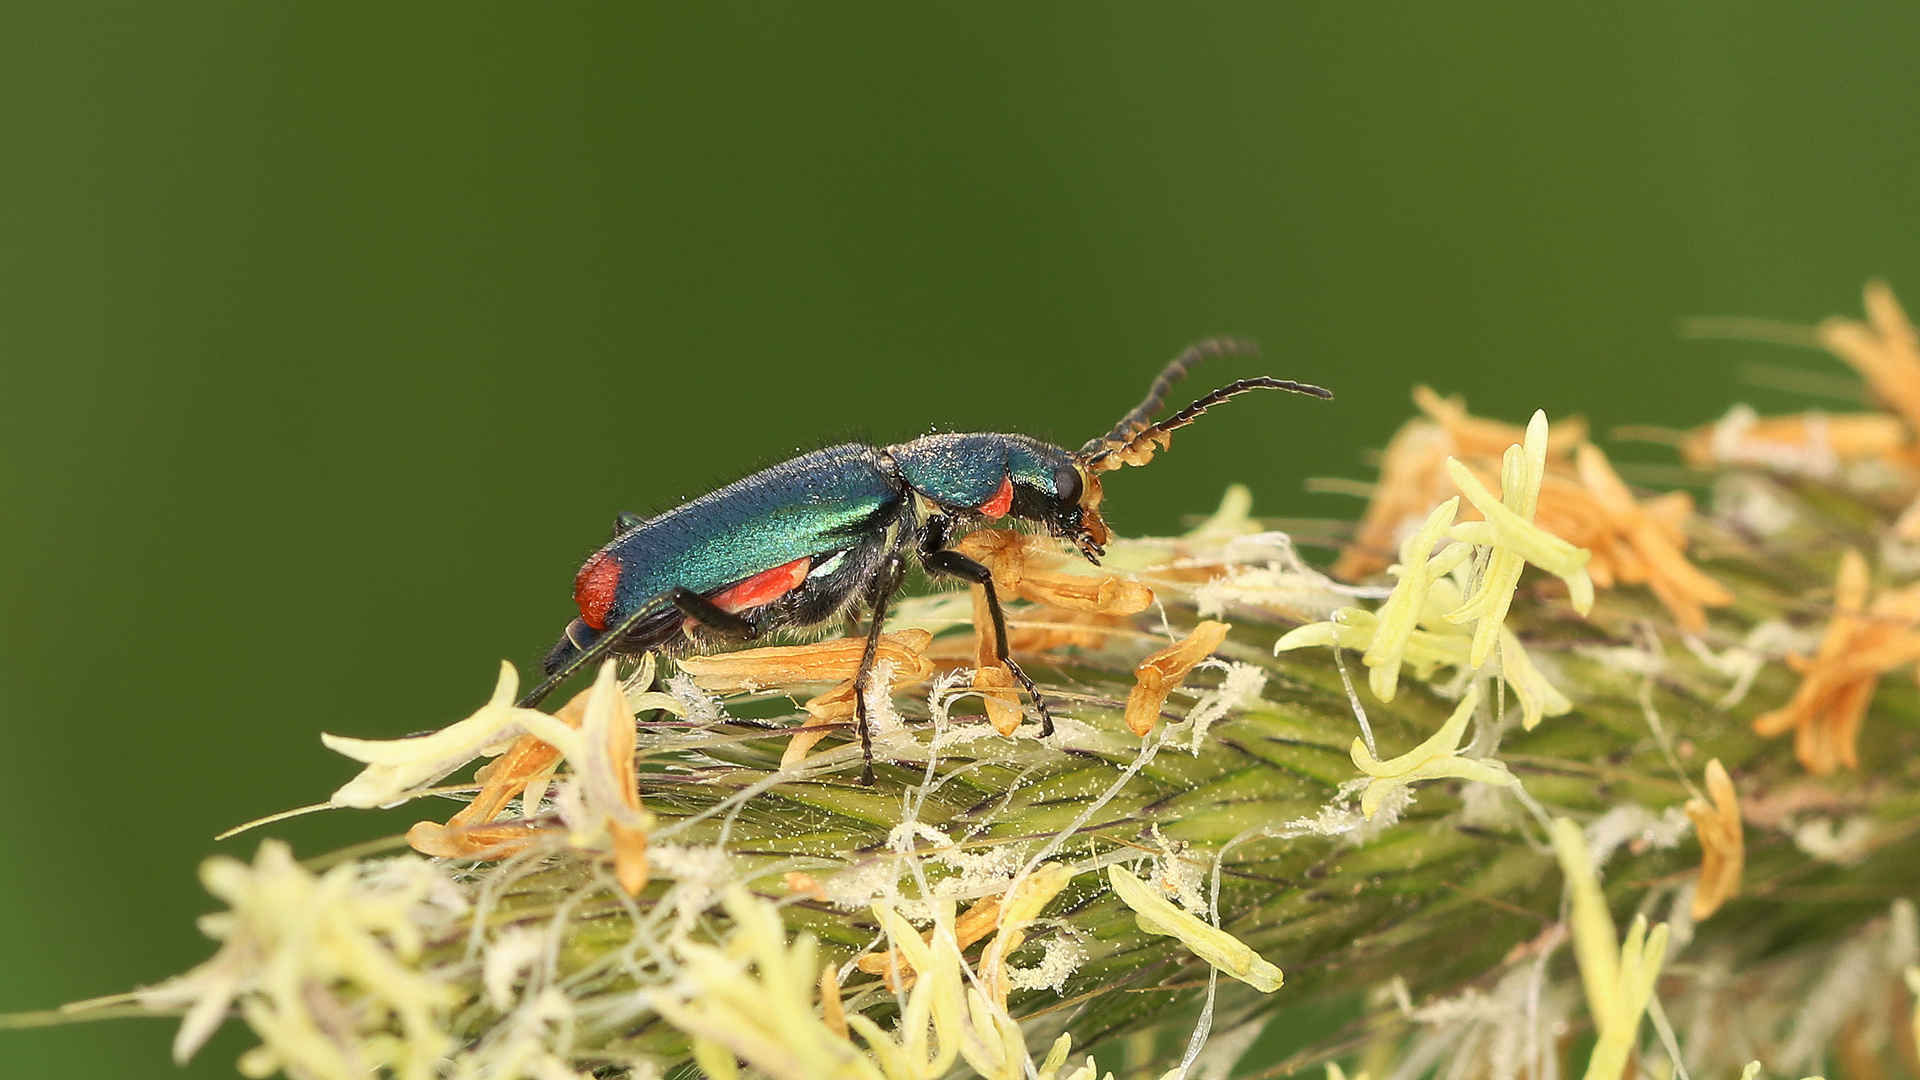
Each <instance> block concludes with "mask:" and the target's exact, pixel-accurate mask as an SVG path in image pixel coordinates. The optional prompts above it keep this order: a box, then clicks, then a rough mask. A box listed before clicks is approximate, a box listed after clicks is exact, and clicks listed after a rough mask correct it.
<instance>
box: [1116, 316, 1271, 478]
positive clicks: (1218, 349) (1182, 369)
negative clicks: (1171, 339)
mask: <svg viewBox="0 0 1920 1080" xmlns="http://www.w3.org/2000/svg"><path fill="white" fill-rule="evenodd" d="M1259 355H1260V343H1259V342H1257V341H1248V340H1246V339H1244V338H1230V337H1217V338H1208V339H1207V340H1205V341H1197V342H1195V343H1193V344H1192V345H1189V346H1187V347H1186V349H1185V350H1184V351H1183V352H1181V354H1180V355H1179V356H1176V357H1174V358H1173V359H1172V360H1169V361H1168V362H1167V366H1166V367H1164V368H1161V369H1160V377H1159V378H1157V379H1155V380H1153V385H1152V386H1150V387H1148V388H1147V397H1146V400H1144V401H1142V402H1141V403H1140V404H1139V405H1137V406H1135V407H1134V410H1133V411H1132V412H1130V413H1128V414H1127V415H1125V416H1123V417H1121V418H1120V422H1119V423H1117V424H1115V425H1113V430H1112V431H1109V432H1107V433H1106V434H1105V435H1102V436H1099V437H1098V438H1094V439H1089V440H1088V441H1087V445H1085V446H1083V447H1081V448H1080V453H1081V456H1083V457H1084V456H1086V455H1088V454H1092V453H1095V452H1097V451H1098V450H1100V448H1102V447H1104V446H1108V445H1111V444H1113V443H1123V442H1126V441H1127V440H1128V439H1131V438H1133V436H1134V435H1135V434H1137V433H1138V432H1139V431H1140V430H1141V429H1142V428H1145V427H1146V426H1147V422H1148V421H1149V420H1152V419H1153V414H1154V413H1157V412H1159V411H1160V406H1162V405H1165V404H1166V403H1167V391H1169V390H1171V389H1173V384H1174V383H1177V382H1179V381H1180V380H1181V379H1184V378H1186V377H1187V369H1188V368H1190V367H1192V366H1193V365H1195V364H1197V363H1199V362H1200V361H1202V360H1205V359H1207V358H1209V357H1214V356H1259Z"/></svg>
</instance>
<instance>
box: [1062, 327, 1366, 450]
mask: <svg viewBox="0 0 1920 1080" xmlns="http://www.w3.org/2000/svg"><path fill="white" fill-rule="evenodd" d="M1258 353H1259V346H1257V345H1255V344H1253V343H1252V342H1250V341H1241V340H1238V339H1235V338H1211V339H1209V340H1207V341H1202V342H1200V343H1199V344H1197V345H1193V346H1191V347H1189V348H1188V349H1187V350H1186V351H1185V352H1183V353H1181V354H1180V355H1179V356H1176V357H1174V359H1173V362H1172V363H1170V364H1168V365H1167V366H1166V368H1165V369H1164V370H1162V371H1161V372H1160V377H1159V378H1157V379H1155V380H1153V386H1152V387H1151V388H1150V389H1148V391H1147V399H1146V400H1145V401H1142V402H1141V403H1140V406H1139V407H1138V408H1136V409H1134V410H1133V411H1132V412H1130V413H1128V414H1127V415H1126V416H1125V417H1123V418H1121V420H1120V422H1119V423H1118V424H1115V425H1114V428H1113V430H1112V431H1110V432H1108V433H1107V434H1106V435H1103V436H1101V437H1100V438H1097V439H1094V440H1092V441H1090V442H1088V443H1087V445H1085V446H1083V447H1081V448H1080V452H1079V454H1077V455H1076V456H1077V457H1079V458H1080V460H1081V461H1082V462H1084V463H1085V464H1086V466H1087V468H1088V469H1090V470H1092V471H1094V472H1107V471H1110V470H1112V469H1117V468H1120V467H1121V466H1122V465H1144V464H1146V463H1147V461H1148V459H1150V458H1152V457H1153V454H1154V451H1155V450H1158V449H1160V448H1161V447H1164V446H1166V445H1167V443H1168V441H1169V440H1170V438H1171V433H1172V432H1173V431H1175V430H1177V429H1179V428H1183V427H1186V426H1187V425H1188V424H1191V423H1193V422H1194V421H1195V420H1196V419H1198V418H1199V417H1200V415H1201V414H1202V413H1205V412H1206V411H1207V410H1208V409H1211V408H1213V407H1214V406H1215V405H1218V404H1220V403H1221V402H1223V401H1225V400H1227V399H1228V398H1230V397H1237V396H1238V395H1240V394H1244V393H1247V392H1248V391H1250V390H1287V391H1290V392H1292V393H1295V394H1309V395H1312V396H1313V397H1317V398H1332V397H1333V392H1332V391H1330V390H1326V389H1323V388H1321V387H1318V386H1314V385H1313V384H1311V383H1301V382H1294V381H1293V380H1291V379H1275V378H1272V377H1271V376H1266V375H1261V376H1257V377H1255V378H1251V379H1241V380H1239V381H1237V382H1232V383H1228V384H1227V385H1226V386H1223V387H1221V388H1220V389H1218V390H1215V391H1214V392H1212V393H1210V394H1208V395H1206V396H1205V397H1203V398H1200V399H1199V400H1198V401H1195V402H1194V403H1193V404H1191V405H1188V406H1187V407H1186V408H1184V409H1181V410H1180V411H1179V412H1177V413H1174V414H1173V415H1172V416H1169V417H1167V418H1166V419H1165V420H1162V421H1160V422H1159V423H1157V424H1149V423H1147V419H1148V418H1149V417H1151V416H1152V415H1153V414H1154V413H1156V412H1158V411H1160V406H1161V405H1162V404H1164V403H1165V402H1166V399H1167V391H1168V390H1169V389H1171V388H1172V387H1173V384H1174V383H1175V382H1177V381H1178V380H1179V379H1180V378H1181V376H1183V375H1185V374H1186V373H1187V369H1188V368H1189V367H1191V366H1193V365H1194V364H1196V363H1198V362H1199V361H1201V360H1204V359H1206V358H1207V357H1209V356H1221V355H1224V354H1234V355H1245V354H1254V355H1258Z"/></svg>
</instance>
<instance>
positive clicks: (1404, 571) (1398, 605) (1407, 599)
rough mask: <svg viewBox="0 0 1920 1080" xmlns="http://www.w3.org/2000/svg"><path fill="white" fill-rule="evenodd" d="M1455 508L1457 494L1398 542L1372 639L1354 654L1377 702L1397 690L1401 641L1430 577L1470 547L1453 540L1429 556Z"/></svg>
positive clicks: (1413, 623)
mask: <svg viewBox="0 0 1920 1080" xmlns="http://www.w3.org/2000/svg"><path fill="white" fill-rule="evenodd" d="M1459 510H1460V498H1459V496H1457V495H1456V496H1454V497H1453V498H1451V499H1448V500H1447V501H1446V502H1443V503H1441V504H1440V505H1439V506H1436V507H1434V508H1433V512H1432V513H1430V514H1428V515H1427V520H1426V522H1425V524H1423V525H1421V526H1420V528H1419V530H1418V531H1417V532H1415V533H1414V534H1413V535H1412V536H1409V537H1407V540H1406V543H1404V544H1402V545H1401V546H1400V565H1399V566H1398V567H1395V569H1396V570H1398V571H1399V574H1400V581H1399V583H1398V584H1396V585H1395V586H1394V587H1393V592H1392V593H1391V594H1390V595H1389V596H1388V597H1387V599H1386V601H1385V602H1384V603H1382V604H1381V605H1380V609H1379V610H1378V611H1376V612H1374V618H1375V620H1376V627H1375V629H1374V634H1373V641H1372V642H1371V643H1370V644H1369V645H1368V646H1367V651H1366V652H1365V653H1364V654H1362V655H1361V657H1360V662H1361V663H1362V664H1365V665H1366V666H1367V667H1368V669H1369V671H1368V673H1367V685H1369V686H1371V687H1372V688H1373V696H1374V697H1377V698H1379V699H1380V700H1381V701H1392V700H1393V696H1394V694H1395V693H1396V692H1397V691H1398V689H1399V682H1400V663H1401V660H1402V658H1403V657H1404V655H1405V653H1406V649H1407V642H1408V641H1409V640H1410V639H1411V638H1412V636H1413V631H1414V629H1415V628H1416V627H1418V626H1419V624H1420V613H1421V612H1422V611H1424V610H1425V609H1426V604H1427V594H1428V593H1429V592H1431V591H1432V589H1433V583H1434V581H1435V580H1437V579H1439V578H1440V577H1442V576H1444V575H1446V574H1448V573H1451V572H1452V570H1453V567H1454V566H1457V565H1459V563H1460V561H1461V560H1463V559H1465V558H1466V556H1467V555H1468V554H1469V553H1470V552H1471V551H1472V550H1473V549H1472V548H1469V547H1466V546H1465V545H1456V546H1454V547H1450V548H1448V549H1447V550H1446V551H1444V552H1442V553H1441V555H1440V557H1439V558H1434V557H1433V546H1434V545H1435V544H1437V543H1439V542H1440V539H1441V537H1442V536H1443V535H1445V533H1446V531H1447V527H1448V526H1449V525H1452V524H1453V518H1454V515H1455V514H1456V513H1458V512H1459Z"/></svg>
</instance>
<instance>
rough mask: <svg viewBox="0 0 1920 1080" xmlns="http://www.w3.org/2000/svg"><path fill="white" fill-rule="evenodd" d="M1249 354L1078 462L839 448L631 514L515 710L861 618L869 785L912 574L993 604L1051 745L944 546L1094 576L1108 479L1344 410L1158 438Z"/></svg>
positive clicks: (1154, 402) (928, 439) (1039, 445)
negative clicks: (646, 670) (605, 664)
mask: <svg viewBox="0 0 1920 1080" xmlns="http://www.w3.org/2000/svg"><path fill="white" fill-rule="evenodd" d="M1252 352H1256V350H1255V349H1254V348H1253V347H1252V346H1251V345H1250V344H1249V343H1246V342H1240V341H1236V340H1233V339H1226V338H1216V339H1212V340H1208V341H1203V342H1200V343H1198V344H1196V345H1193V346H1191V347H1189V348H1188V349H1187V350H1186V351H1185V352H1183V353H1181V354H1180V355H1179V356H1177V357H1175V358H1174V359H1173V361H1172V362H1170V363H1169V364H1167V366H1166V367H1165V368H1164V369H1163V370H1162V371H1161V372H1160V375H1159V377H1158V378H1156V379H1155V380H1154V381H1153V385H1152V387H1151V388H1149V390H1148V391H1147V396H1146V399H1145V400H1144V401H1142V402H1141V403H1140V404H1139V406H1138V407H1136V408H1134V409H1133V410H1132V411H1131V412H1129V413H1127V414H1126V415H1125V416H1124V417H1122V418H1121V419H1120V422H1119V423H1117V424H1115V425H1114V426H1113V429H1112V430H1111V431H1109V432H1107V434H1105V435H1102V436H1100V437H1098V438H1095V439H1092V440H1090V441H1089V442H1087V444H1086V445H1084V446H1082V447H1081V448H1080V449H1078V450H1075V451H1068V450H1065V449H1062V448H1061V447H1058V446H1052V445H1049V444H1047V443H1044V442H1041V441H1040V440H1038V439H1031V438H1028V437H1027V436H1024V435H1002V434H992V433H949V434H936V435H927V436H923V437H921V438H918V439H914V440H913V441H911V442H904V443H898V444H896V445H893V446H871V445H868V444H865V443H845V444H842V445H839V446H829V447H827V448H825V449H823V450H816V451H814V452H813V453H811V454H804V455H802V456H800V457H797V458H794V459H793V460H791V461H787V462H783V463H781V464H779V465H775V466H773V467H771V468H767V469H762V470H761V471H759V472H757V473H754V474H752V475H751V476H748V477H746V478H745V479H742V480H739V481H736V482H734V483H732V484H729V485H727V486H726V487H723V488H721V489H720V490H718V491H715V492H713V493H711V494H708V495H703V496H701V497H700V498H697V499H695V500H693V501H692V502H689V503H686V504H684V505H682V506H677V507H675V508H673V509H672V510H668V511H667V512H666V513H664V514H661V515H659V516H658V517H654V518H641V517H639V516H638V515H633V514H622V515H620V518H619V520H618V521H617V522H616V523H615V526H614V537H613V539H612V540H610V541H609V542H608V543H607V544H606V545H605V546H603V547H602V548H600V550H599V551H596V552H594V553H593V555H592V556H591V557H590V558H588V559H587V561H586V564H585V565H584V566H582V567H581V568H580V572H579V574H578V575H577V576H576V577H575V579H574V600H575V602H576V603H577V604H578V605H579V608H580V616H579V618H576V619H574V620H573V621H572V622H571V623H569V624H568V626H567V629H566V632H565V633H564V634H562V635H561V637H560V641H559V642H558V643H557V644H556V645H554V647H553V649H552V651H550V652H549V653H548V654H547V657H546V660H545V663H544V667H545V670H546V678H545V679H544V680H543V681H542V682H541V683H540V685H538V686H536V687H534V689H533V690H532V691H531V692H529V693H528V694H527V695H526V696H525V697H524V698H522V699H521V700H520V706H521V707H522V708H533V707H535V706H537V705H539V704H540V702H541V701H542V700H544V699H545V698H546V696H547V695H548V694H549V693H551V692H552V691H553V689H554V688H555V687H557V686H559V685H560V684H561V683H562V682H564V681H566V680H567V679H568V678H570V677H571V676H573V675H574V674H575V673H576V672H578V671H580V670H581V669H582V668H584V667H587V666H588V665H590V664H594V663H597V662H598V661H600V660H602V659H604V658H605V657H608V656H613V655H629V654H639V653H644V652H647V651H649V650H659V651H662V652H666V653H669V654H672V653H685V652H689V651H693V650H696V649H699V648H701V647H704V646H709V645H713V644H718V643H721V642H740V641H751V640H753V639H756V638H759V637H762V636H765V635H766V634H769V633H772V632H774V631H777V630H782V629H804V628H807V627H814V626H819V625H821V624H823V623H826V622H829V621H830V620H833V619H835V618H838V617H841V616H843V615H844V616H847V617H849V618H851V617H853V616H855V615H857V614H858V613H859V611H860V610H861V609H863V608H864V609H865V610H866V611H867V612H869V613H870V617H869V619H868V623H867V631H866V651H865V652H864V653H863V654H862V656H861V660H860V666H859V668H858V669H857V671H856V674H855V676H854V702H855V717H856V719H857V721H858V725H859V729H860V742H861V747H862V749H863V750H864V751H865V753H866V760H867V768H868V770H869V773H870V771H871V768H872V761H873V735H872V732H871V731H870V730H869V727H868V724H867V710H866V704H867V702H866V684H867V679H868V678H869V676H870V675H871V673H872V670H873V665H874V657H875V654H876V651H877V650H878V647H879V643H880V631H881V627H882V625H883V624H884V623H885V622H886V613H887V607H888V605H889V604H890V603H891V602H892V600H893V598H894V595H895V594H896V593H897V592H898V591H899V589H900V585H901V582H902V580H903V579H904V578H905V576H906V572H907V568H908V565H909V564H910V563H911V562H912V561H915V560H917V561H918V562H919V564H920V566H921V567H922V569H924V570H925V571H926V573H927V574H928V575H929V576H945V577H953V578H958V579H960V580H961V581H965V582H968V583H970V584H974V585H979V586H981V587H982V588H983V589H984V590H985V593H986V600H987V609H988V611H989V612H990V613H991V614H992V621H993V640H994V653H995V656H996V657H997V658H998V659H999V660H1001V661H1003V662H1004V663H1005V664H1006V666H1007V669H1008V670H1009V671H1010V672H1011V673H1012V674H1013V676H1014V678H1016V679H1017V680H1018V681H1019V682H1020V685H1021V686H1022V687H1023V688H1024V689H1025V690H1026V692H1027V695H1028V696H1029V697H1031V698H1032V699H1033V705H1034V709H1035V711H1036V712H1037V713H1038V714H1039V716H1040V723H1041V734H1042V736H1043V737H1044V736H1046V735H1051V734H1052V733H1053V717H1052V714H1051V713H1049V712H1048V711H1047V705H1046V702H1045V701H1044V700H1043V699H1042V698H1041V696H1040V690H1039V688H1038V687H1036V686H1035V685H1034V684H1033V680H1032V679H1030V678H1028V677H1027V674H1026V672H1024V671H1022V670H1021V669H1020V666H1019V664H1017V663H1015V662H1014V661H1013V659H1012V658H1011V657H1009V656H1008V655H1007V630H1006V619H1005V617H1004V616H1003V615H1002V613H1001V609H1000V599H999V596H998V595H997V594H996V593H995V591H994V582H993V574H992V572H991V571H990V570H988V568H987V567H986V566H984V565H982V564H981V563H979V562H976V561H975V560H973V559H970V558H968V557H967V556H965V555H963V554H961V553H959V552H957V551H951V550H948V548H947V544H948V542H949V541H950V540H952V539H954V536H955V532H956V530H963V529H966V528H969V527H971V526H975V525H979V524H983V523H985V522H988V521H992V520H995V519H998V518H1005V517H1011V518H1014V519H1016V520H1018V521H1022V522H1028V523H1032V524H1036V525H1039V526H1042V527H1044V528H1045V529H1046V530H1047V532H1049V533H1050V534H1052V535H1054V536H1057V537H1061V538H1064V539H1066V540H1069V541H1071V542H1072V543H1073V544H1074V545H1075V546H1077V547H1078V548H1079V549H1080V553H1081V554H1082V555H1084V556H1085V557H1086V559H1087V561H1088V562H1091V563H1093V564H1094V565H1096V566H1098V565H1099V563H1100V556H1101V555H1102V554H1103V553H1104V552H1105V545H1106V543H1107V541H1108V539H1109V533H1108V531H1107V525H1106V522H1105V520H1104V519H1103V518H1102V517H1101V515H1100V499H1101V490H1100V474H1101V473H1103V472H1108V471H1111V470H1113V469H1118V468H1120V467H1121V466H1123V465H1143V464H1145V463H1146V462H1147V460H1148V459H1149V458H1151V457H1152V456H1153V454H1154V452H1155V451H1156V450H1158V449H1160V448H1163V447H1165V446H1166V445H1167V443H1168V441H1169V440H1170V438H1171V432H1173V431H1174V430H1175V429H1178V428H1182V427H1185V426H1187V425H1188V424H1191V423H1192V422H1193V421H1194V420H1195V419H1196V418H1198V417H1199V416H1200V415H1201V414H1202V413H1204V412H1206V411H1207V410H1208V409H1210V408H1212V407H1213V406H1215V405H1218V404H1220V403H1221V402H1223V401H1225V400H1227V399H1228V398H1231V397H1234V396H1236V395H1238V394H1244V393H1246V392H1248V391H1250V390H1289V391H1292V392H1294V393H1299V394H1309V395H1312V396H1314V397H1319V398H1331V397H1333V394H1332V393H1330V392H1329V391H1327V390H1324V389H1321V388H1320V387H1318V386H1312V385H1308V384H1306V383H1298V382H1292V381H1289V380H1286V379H1275V378H1271V377H1268V376H1258V377H1255V378H1250V379H1241V380H1239V381H1237V382H1233V383H1229V384H1227V385H1226V386H1223V387H1221V388H1220V389H1218V390H1215V391H1213V392H1212V393H1210V394H1207V395H1205V396H1204V397H1201V398H1200V399H1198V400H1196V401H1194V402H1193V403H1192V404H1190V405H1188V406H1187V407H1186V408H1184V409H1181V410H1180V411H1178V412H1176V413H1174V414H1173V415H1172V416H1169V417H1167V418H1166V419H1165V420H1162V421H1160V422H1158V423H1152V422H1150V421H1151V419H1152V417H1153V415H1154V414H1155V413H1157V412H1159V411H1160V409H1161V407H1162V405H1164V404H1165V402H1166V396H1167V391H1168V390H1169V389H1170V388H1171V387H1172V386H1173V384H1174V383H1175V382H1176V381H1178V380H1179V379H1180V378H1181V377H1182V376H1184V375H1185V374H1186V373H1187V369H1188V368H1189V367H1191V366H1192V365H1193V364H1195V363H1196V362H1198V361H1200V360H1202V359H1205V358H1207V357H1209V356H1217V355H1220V354H1223V353H1252Z"/></svg>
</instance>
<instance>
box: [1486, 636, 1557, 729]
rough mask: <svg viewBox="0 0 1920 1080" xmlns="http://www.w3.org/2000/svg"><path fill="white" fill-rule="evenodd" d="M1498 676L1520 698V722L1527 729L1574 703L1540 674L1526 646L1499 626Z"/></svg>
mask: <svg viewBox="0 0 1920 1080" xmlns="http://www.w3.org/2000/svg"><path fill="white" fill-rule="evenodd" d="M1500 677H1501V678H1502V679H1505V680H1506V683H1507V685H1508V686H1510V687H1512V688H1513V696H1514V697H1516V698H1519V699H1520V725H1521V726H1522V727H1524V728H1525V729H1526V730H1528V731H1532V730H1533V729H1534V728H1536V727H1538V726H1539V725H1540V719H1541V718H1542V717H1545V716H1560V715H1563V714H1565V713H1569V712H1572V711H1573V702H1571V701H1568V700H1567V696H1566V695H1565V694H1562V693H1561V692H1560V691H1559V690H1557V689H1555V687H1554V685H1553V684H1552V683H1550V682H1548V681H1547V679H1546V676H1544V675H1542V674H1540V671H1539V669H1538V668H1535V667H1534V666H1533V658H1532V657H1530V656H1528V655H1527V650H1526V647H1525V646H1523V645H1521V644H1520V639H1519V638H1517V637H1515V636H1514V633H1513V631H1512V630H1509V629H1507V628H1506V627H1504V626H1503V627H1501V628H1500Z"/></svg>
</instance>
